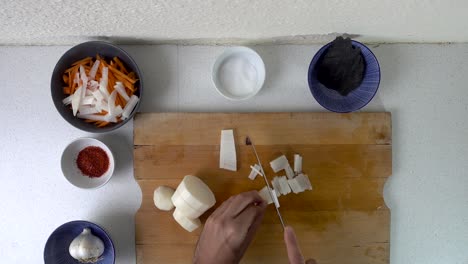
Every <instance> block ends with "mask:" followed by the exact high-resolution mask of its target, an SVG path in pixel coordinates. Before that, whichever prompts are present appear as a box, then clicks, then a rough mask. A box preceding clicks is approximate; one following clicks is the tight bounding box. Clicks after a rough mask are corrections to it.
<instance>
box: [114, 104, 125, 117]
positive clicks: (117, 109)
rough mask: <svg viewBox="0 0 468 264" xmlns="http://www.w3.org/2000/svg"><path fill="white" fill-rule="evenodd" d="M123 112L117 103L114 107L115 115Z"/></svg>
mask: <svg viewBox="0 0 468 264" xmlns="http://www.w3.org/2000/svg"><path fill="white" fill-rule="evenodd" d="M122 113H123V109H122V107H121V106H120V105H118V106H117V107H116V108H115V116H121V115H122Z"/></svg>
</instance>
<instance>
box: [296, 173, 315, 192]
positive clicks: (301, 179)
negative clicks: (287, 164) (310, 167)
mask: <svg viewBox="0 0 468 264" xmlns="http://www.w3.org/2000/svg"><path fill="white" fill-rule="evenodd" d="M295 179H296V181H297V183H298V184H299V186H301V188H302V190H303V191H304V190H312V184H310V181H309V177H307V175H305V174H302V173H301V174H299V175H298V176H297V177H296V178H295Z"/></svg>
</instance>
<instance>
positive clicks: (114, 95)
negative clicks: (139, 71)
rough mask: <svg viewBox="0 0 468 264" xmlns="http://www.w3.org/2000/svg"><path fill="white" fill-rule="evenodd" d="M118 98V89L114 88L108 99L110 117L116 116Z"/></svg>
mask: <svg viewBox="0 0 468 264" xmlns="http://www.w3.org/2000/svg"><path fill="white" fill-rule="evenodd" d="M116 98H117V91H116V90H114V91H112V93H111V94H110V96H109V101H107V107H108V110H107V112H108V115H109V117H115V116H116V114H115V99H116Z"/></svg>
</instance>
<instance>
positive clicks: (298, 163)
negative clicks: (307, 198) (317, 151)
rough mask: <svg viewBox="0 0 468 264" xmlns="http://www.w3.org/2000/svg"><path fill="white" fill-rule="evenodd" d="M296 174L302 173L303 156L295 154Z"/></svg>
mask: <svg viewBox="0 0 468 264" xmlns="http://www.w3.org/2000/svg"><path fill="white" fill-rule="evenodd" d="M294 172H296V173H301V172H302V156H301V155H299V154H294Z"/></svg>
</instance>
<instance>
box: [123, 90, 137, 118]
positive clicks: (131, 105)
mask: <svg viewBox="0 0 468 264" xmlns="http://www.w3.org/2000/svg"><path fill="white" fill-rule="evenodd" d="M138 100H139V98H138V96H136V95H132V97H130V100H128V102H127V104H126V105H125V108H124V109H123V113H122V117H123V118H124V119H127V118H128V117H129V116H130V115H131V113H132V112H133V109H134V108H135V106H136V105H137V103H138Z"/></svg>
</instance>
